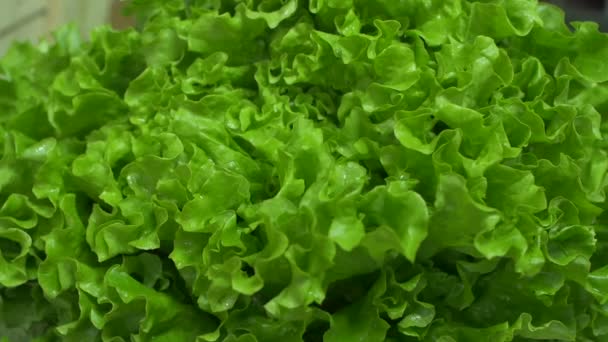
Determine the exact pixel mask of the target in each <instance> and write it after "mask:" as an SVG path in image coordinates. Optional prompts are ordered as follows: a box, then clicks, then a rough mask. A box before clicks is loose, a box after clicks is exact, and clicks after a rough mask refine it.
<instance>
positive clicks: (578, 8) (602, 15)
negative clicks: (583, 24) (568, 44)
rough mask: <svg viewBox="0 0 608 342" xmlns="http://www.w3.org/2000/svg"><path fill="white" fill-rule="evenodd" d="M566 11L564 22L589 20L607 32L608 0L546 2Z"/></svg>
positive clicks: (549, 0)
mask: <svg viewBox="0 0 608 342" xmlns="http://www.w3.org/2000/svg"><path fill="white" fill-rule="evenodd" d="M547 2H550V3H553V4H555V5H558V6H560V7H561V8H563V9H564V10H565V11H566V20H567V21H568V22H570V21H581V20H591V21H595V22H597V23H598V24H600V27H601V30H602V31H604V32H608V0H547Z"/></svg>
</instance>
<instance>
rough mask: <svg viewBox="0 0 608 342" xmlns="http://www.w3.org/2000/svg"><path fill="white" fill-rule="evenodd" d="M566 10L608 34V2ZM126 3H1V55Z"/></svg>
mask: <svg viewBox="0 0 608 342" xmlns="http://www.w3.org/2000/svg"><path fill="white" fill-rule="evenodd" d="M546 1H549V2H551V3H554V4H556V5H558V6H560V7H562V8H563V9H564V10H565V11H566V16H567V20H568V21H574V20H593V21H596V22H598V23H599V24H600V26H601V28H602V30H603V31H605V32H608V0H546ZM124 5H125V1H124V0H0V55H3V54H4V52H5V51H6V49H7V48H8V46H9V45H10V42H11V41H13V40H37V39H39V38H40V37H44V36H48V34H49V32H51V31H53V30H54V29H55V28H57V27H58V26H60V25H63V24H65V23H69V22H72V23H75V24H76V25H78V27H79V28H80V30H81V32H83V35H86V34H88V32H90V30H91V29H92V28H93V27H95V26H98V25H100V24H104V23H108V24H111V25H112V26H113V27H115V28H124V27H127V26H131V25H133V24H134V20H133V18H126V17H124V16H122V15H121V13H122V8H123V7H124Z"/></svg>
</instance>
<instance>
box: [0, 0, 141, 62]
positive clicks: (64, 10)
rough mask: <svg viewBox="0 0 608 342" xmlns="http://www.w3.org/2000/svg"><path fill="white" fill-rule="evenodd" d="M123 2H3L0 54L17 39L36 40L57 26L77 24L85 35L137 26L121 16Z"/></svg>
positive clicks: (0, 15)
mask: <svg viewBox="0 0 608 342" xmlns="http://www.w3.org/2000/svg"><path fill="white" fill-rule="evenodd" d="M124 5H125V1H121V0H0V55H3V54H4V52H5V51H6V49H7V48H8V47H9V45H10V43H11V42H12V41H14V40H32V41H36V40H38V39H39V38H40V37H45V36H48V35H49V33H50V32H52V31H53V30H55V29H56V28H57V27H58V26H61V25H63V24H66V23H75V24H76V25H78V27H79V28H80V30H81V32H82V33H83V35H86V34H88V32H90V31H91V29H92V28H94V27H96V26H99V25H101V24H111V25H112V26H113V27H116V28H124V27H127V26H130V25H133V24H134V20H133V19H132V18H127V17H124V16H123V15H122V8H123V7H124Z"/></svg>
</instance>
